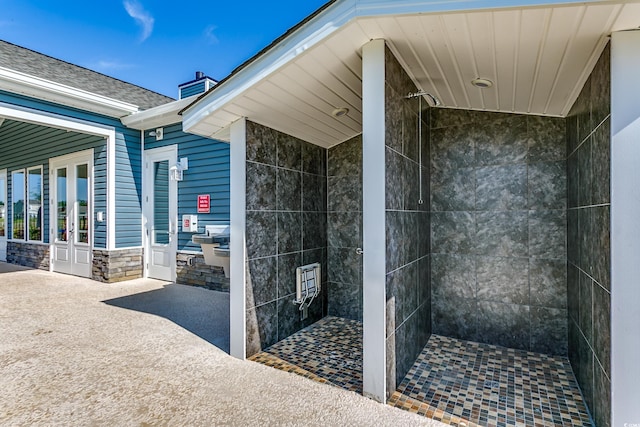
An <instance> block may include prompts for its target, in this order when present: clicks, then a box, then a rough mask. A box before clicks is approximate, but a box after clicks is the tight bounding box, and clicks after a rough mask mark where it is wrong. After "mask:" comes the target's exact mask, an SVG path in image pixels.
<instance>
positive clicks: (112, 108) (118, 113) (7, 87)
mask: <svg viewBox="0 0 640 427" xmlns="http://www.w3.org/2000/svg"><path fill="white" fill-rule="evenodd" d="M0 90H4V91H7V92H12V93H17V94H20V95H25V96H28V97H31V98H37V99H41V100H45V101H50V102H54V103H56V104H61V105H66V106H68V107H73V108H78V109H81V110H84V111H89V112H92V113H97V114H102V115H105V116H109V117H116V118H120V117H122V116H125V115H129V114H131V113H134V112H137V111H138V110H139V108H138V106H136V105H133V104H129V103H126V102H122V101H118V100H116V99H113V98H109V97H106V96H102V95H98V94H95V93H91V92H87V91H84V90H81V89H76V88H73V87H71V86H66V85H63V84H60V83H55V82H52V81H50V80H45V79H42V78H39V77H34V76H31V75H29V74H25V73H21V72H18V71H14V70H10V69H8V68H4V67H0Z"/></svg>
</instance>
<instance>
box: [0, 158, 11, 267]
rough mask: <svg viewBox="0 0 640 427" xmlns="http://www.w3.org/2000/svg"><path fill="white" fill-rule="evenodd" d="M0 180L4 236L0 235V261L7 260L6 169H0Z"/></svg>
mask: <svg viewBox="0 0 640 427" xmlns="http://www.w3.org/2000/svg"><path fill="white" fill-rule="evenodd" d="M0 181H2V182H3V183H4V188H2V187H0V192H3V194H4V204H5V206H4V236H0V261H6V260H7V233H8V232H9V230H8V229H7V210H8V209H7V200H8V195H7V170H6V169H2V170H0Z"/></svg>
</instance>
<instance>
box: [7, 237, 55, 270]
mask: <svg viewBox="0 0 640 427" xmlns="http://www.w3.org/2000/svg"><path fill="white" fill-rule="evenodd" d="M49 253H50V251H49V245H46V244H44V245H43V244H33V243H24V242H12V241H9V242H7V262H8V263H9V264H17V265H22V266H24V267H30V268H37V269H40V270H46V271H49V267H50V258H49Z"/></svg>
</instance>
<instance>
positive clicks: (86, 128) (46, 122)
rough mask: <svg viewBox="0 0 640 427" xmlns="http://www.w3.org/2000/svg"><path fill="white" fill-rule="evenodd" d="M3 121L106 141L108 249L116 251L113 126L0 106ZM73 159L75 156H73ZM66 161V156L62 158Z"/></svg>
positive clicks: (114, 136)
mask: <svg viewBox="0 0 640 427" xmlns="http://www.w3.org/2000/svg"><path fill="white" fill-rule="evenodd" d="M0 117H4V118H7V119H11V120H18V121H22V122H27V123H34V124H37V125H43V126H49V127H53V128H57V129H64V130H70V131H74V132H80V133H85V134H89V135H97V136H102V137H104V138H106V140H107V218H106V222H107V224H106V227H107V247H106V248H105V249H107V250H112V249H115V245H116V229H115V220H116V203H115V195H116V187H115V178H116V149H115V145H116V130H115V128H114V127H112V126H106V125H102V124H98V123H93V122H89V121H86V120H81V119H75V118H70V117H66V116H62V115H59V114H54V113H48V112H43V111H39V110H34V109H32V108H27V107H21V106H17V105H12V104H7V103H5V102H0ZM70 156H73V154H71V155H70ZM63 157H64V156H63Z"/></svg>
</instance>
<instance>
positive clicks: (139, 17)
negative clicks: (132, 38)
mask: <svg viewBox="0 0 640 427" xmlns="http://www.w3.org/2000/svg"><path fill="white" fill-rule="evenodd" d="M122 4H123V5H124V8H125V10H126V11H127V13H128V14H129V16H130V17H132V18H133V19H135V21H136V23H137V24H138V25H140V27H141V28H142V36H141V39H140V41H145V40H146V39H147V38H148V37H149V36H150V35H151V32H152V31H153V23H154V21H155V20H154V19H153V16H151V14H150V13H149V12H147V11H146V10H144V8H143V7H142V4H140V3H139V2H138V1H137V0H124V2H123V3H122Z"/></svg>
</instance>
